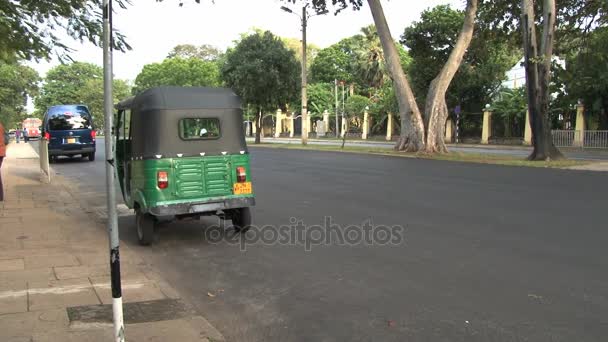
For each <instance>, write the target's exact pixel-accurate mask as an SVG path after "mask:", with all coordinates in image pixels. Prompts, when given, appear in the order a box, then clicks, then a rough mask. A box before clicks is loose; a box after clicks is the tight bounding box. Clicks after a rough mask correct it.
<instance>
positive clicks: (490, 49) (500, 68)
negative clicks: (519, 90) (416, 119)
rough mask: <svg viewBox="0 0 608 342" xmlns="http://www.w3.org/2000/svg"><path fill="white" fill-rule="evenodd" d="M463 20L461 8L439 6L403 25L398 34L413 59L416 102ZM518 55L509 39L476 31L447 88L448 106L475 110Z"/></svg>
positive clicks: (445, 56) (421, 100)
mask: <svg viewBox="0 0 608 342" xmlns="http://www.w3.org/2000/svg"><path fill="white" fill-rule="evenodd" d="M463 21H464V13H463V12H462V11H458V10H454V9H452V8H450V7H449V6H447V5H441V6H437V7H435V8H432V9H429V10H426V11H424V12H423V13H422V15H421V20H420V21H419V22H414V23H413V24H412V26H410V27H407V28H406V29H405V31H404V33H403V35H402V36H401V43H402V44H404V45H405V46H407V47H408V48H409V53H410V55H411V57H412V59H413V61H412V64H411V66H410V68H409V76H410V79H411V81H412V86H413V89H414V93H415V94H416V95H417V96H418V99H419V103H424V97H425V96H426V92H427V89H428V87H429V84H430V83H431V81H432V80H433V79H434V78H435V77H436V76H437V74H439V72H440V71H441V69H442V68H443V66H444V64H445V63H446V61H447V60H448V58H449V55H450V53H451V52H452V50H453V47H454V45H455V44H456V40H457V39H458V34H459V32H460V29H461V28H462V24H463ZM520 57H521V52H520V49H519V48H518V46H516V45H514V43H513V41H509V40H504V39H500V38H498V37H496V36H495V35H494V34H493V32H490V31H477V32H476V35H475V38H474V39H473V40H472V42H471V45H470V46H469V49H468V52H467V54H466V55H465V57H464V60H463V62H462V64H461V66H460V69H459V70H458V73H457V74H456V76H455V77H454V80H453V81H452V84H451V85H450V88H449V90H448V93H447V101H448V106H449V107H450V108H451V107H454V106H455V105H457V104H461V105H463V107H464V108H467V109H470V110H478V109H479V108H480V107H481V106H482V105H483V103H486V102H487V101H489V100H490V98H491V95H492V94H493V93H495V92H496V91H497V90H498V89H499V87H500V85H501V83H502V81H503V80H504V78H505V74H506V72H507V71H508V70H509V69H511V67H513V65H515V63H516V62H517V60H518V59H519V58H520Z"/></svg>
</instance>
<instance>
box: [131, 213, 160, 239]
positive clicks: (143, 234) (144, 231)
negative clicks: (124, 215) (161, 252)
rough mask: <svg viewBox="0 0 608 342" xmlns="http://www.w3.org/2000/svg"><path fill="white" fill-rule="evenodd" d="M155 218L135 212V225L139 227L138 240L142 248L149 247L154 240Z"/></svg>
mask: <svg viewBox="0 0 608 342" xmlns="http://www.w3.org/2000/svg"><path fill="white" fill-rule="evenodd" d="M154 224H155V220H154V216H152V215H150V214H145V213H142V212H141V210H140V209H136V210H135V225H136V226H137V240H138V241H139V244H140V245H142V246H148V245H150V244H151V243H152V241H153V240H154Z"/></svg>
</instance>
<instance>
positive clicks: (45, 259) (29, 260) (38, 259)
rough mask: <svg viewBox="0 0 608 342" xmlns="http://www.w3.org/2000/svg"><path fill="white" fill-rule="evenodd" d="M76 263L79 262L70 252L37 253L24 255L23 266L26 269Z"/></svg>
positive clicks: (74, 264)
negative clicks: (36, 254) (54, 253)
mask: <svg viewBox="0 0 608 342" xmlns="http://www.w3.org/2000/svg"><path fill="white" fill-rule="evenodd" d="M78 265H80V263H79V262H78V260H77V259H76V257H75V256H73V255H70V254H56V255H38V256H26V257H25V268H27V269H35V268H46V267H57V266H78Z"/></svg>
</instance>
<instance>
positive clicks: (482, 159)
mask: <svg viewBox="0 0 608 342" xmlns="http://www.w3.org/2000/svg"><path fill="white" fill-rule="evenodd" d="M250 146H252V147H265V148H280V149H292V150H309V151H331V152H343V153H364V154H376V155H385V156H394V157H402V158H417V159H433V160H445V161H457V162H468V163H479V164H496V165H510V166H528V167H548V168H566V167H570V166H578V165H586V164H591V163H593V162H591V161H585V160H570V159H565V160H553V161H529V160H525V159H522V158H521V157H514V156H503V155H493V154H485V153H462V152H450V153H446V154H425V153H411V152H399V151H395V150H392V149H387V148H378V147H369V146H345V147H344V149H342V148H340V146H333V145H312V144H309V145H307V146H302V145H300V144H272V143H262V144H257V145H255V144H252V145H250Z"/></svg>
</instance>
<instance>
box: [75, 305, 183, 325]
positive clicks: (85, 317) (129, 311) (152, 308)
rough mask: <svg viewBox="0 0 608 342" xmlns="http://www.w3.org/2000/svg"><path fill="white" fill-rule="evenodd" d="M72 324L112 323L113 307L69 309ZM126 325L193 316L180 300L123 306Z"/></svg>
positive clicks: (98, 306)
mask: <svg viewBox="0 0 608 342" xmlns="http://www.w3.org/2000/svg"><path fill="white" fill-rule="evenodd" d="M67 312H68V318H69V319H70V324H72V323H112V305H111V304H107V305H86V306H75V307H70V308H67ZM123 314H124V321H125V324H133V323H146V322H158V321H169V320H174V319H180V318H185V317H189V316H191V313H190V312H189V310H188V309H187V308H186V305H185V304H184V303H183V302H182V301H180V300H178V299H161V300H152V301H147V302H135V303H125V304H123Z"/></svg>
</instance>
